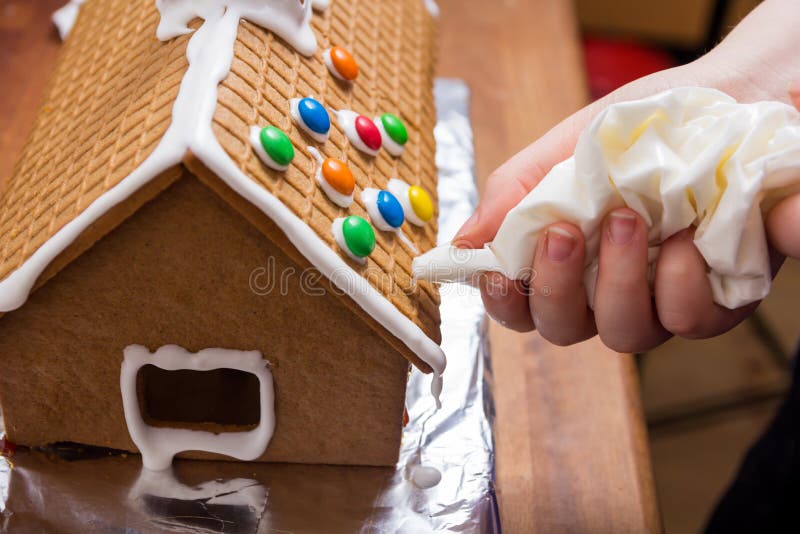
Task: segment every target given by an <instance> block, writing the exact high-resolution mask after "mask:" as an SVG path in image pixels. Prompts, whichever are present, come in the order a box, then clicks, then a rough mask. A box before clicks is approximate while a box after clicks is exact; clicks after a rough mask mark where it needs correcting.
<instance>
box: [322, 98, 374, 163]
mask: <svg viewBox="0 0 800 534" xmlns="http://www.w3.org/2000/svg"><path fill="white" fill-rule="evenodd" d="M333 113H334V114H335V115H336V121H337V122H338V123H339V127H340V128H341V129H342V131H343V132H344V135H345V136H347V139H349V140H350V144H351V145H353V146H354V147H356V148H357V149H359V150H360V151H361V152H364V153H366V154H369V155H370V156H377V155H378V152H380V150H373V149H371V148H370V147H368V146H367V145H365V144H364V141H362V140H361V137H360V136H359V135H358V131H357V130H356V118H357V117H358V116H359V115H358V113H356V112H355V111H351V110H349V109H342V110H340V111H334V112H333Z"/></svg>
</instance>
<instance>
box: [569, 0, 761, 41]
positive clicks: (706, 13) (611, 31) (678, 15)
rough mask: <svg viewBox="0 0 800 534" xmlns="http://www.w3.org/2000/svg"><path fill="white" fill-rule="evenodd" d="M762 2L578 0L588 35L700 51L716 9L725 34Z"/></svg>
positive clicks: (746, 0)
mask: <svg viewBox="0 0 800 534" xmlns="http://www.w3.org/2000/svg"><path fill="white" fill-rule="evenodd" d="M759 1H760V0H649V1H642V0H575V8H576V12H577V14H578V19H579V20H580V24H581V28H582V29H583V30H584V31H585V32H588V33H592V34H600V35H611V36H617V37H631V38H638V39H643V40H646V41H650V42H654V43H658V44H663V45H666V46H669V47H670V48H676V49H683V50H698V51H701V50H702V49H703V48H704V47H705V46H706V44H707V42H708V40H709V38H710V37H709V30H710V29H711V28H712V23H713V19H714V12H715V9H717V8H718V4H719V9H722V10H723V11H722V13H723V15H722V34H723V35H724V34H726V33H727V32H728V30H729V29H730V28H732V27H733V26H735V25H736V24H737V23H738V22H739V21H740V20H741V19H742V18H743V17H744V16H745V15H746V14H747V13H749V12H750V10H751V9H753V8H754V7H755V6H756V5H758V4H759Z"/></svg>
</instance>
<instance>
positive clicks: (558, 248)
mask: <svg viewBox="0 0 800 534" xmlns="http://www.w3.org/2000/svg"><path fill="white" fill-rule="evenodd" d="M546 240H547V257H548V258H550V260H551V261H564V260H566V259H567V258H569V257H570V255H571V254H572V251H573V250H575V237H574V236H573V235H572V234H570V233H569V232H567V231H566V230H564V229H562V228H559V227H558V226H553V227H552V228H548V229H547V238H546Z"/></svg>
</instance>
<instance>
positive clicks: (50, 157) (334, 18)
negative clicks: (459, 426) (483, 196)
mask: <svg viewBox="0 0 800 534" xmlns="http://www.w3.org/2000/svg"><path fill="white" fill-rule="evenodd" d="M157 24H158V12H157V11H156V9H155V2H154V0H136V1H134V2H131V1H130V0H91V1H89V2H87V3H86V4H85V5H84V6H83V8H82V11H81V14H80V16H79V18H78V21H77V23H76V25H75V27H74V28H73V31H72V33H71V34H70V37H69V38H68V39H67V41H66V43H65V45H64V50H63V51H62V56H61V59H60V61H59V64H58V66H57V68H56V72H55V74H54V77H53V79H52V81H51V85H50V87H49V89H48V91H47V93H46V97H45V101H44V105H43V107H42V109H41V110H40V113H39V115H38V117H37V120H36V123H35V125H34V128H33V132H32V134H31V136H30V138H29V140H28V143H27V144H26V147H25V148H24V150H23V152H22V156H21V159H20V161H19V163H18V164H17V167H16V168H15V171H14V173H13V175H12V176H11V177H10V179H9V180H8V181H7V182H6V184H5V188H4V190H3V192H2V196H0V250H2V259H1V260H0V261H1V262H0V279H4V278H6V277H7V276H8V275H9V274H10V273H11V272H13V271H14V270H15V269H16V268H17V267H19V266H20V265H21V264H22V263H23V262H24V261H25V260H26V259H28V258H29V257H30V256H31V255H32V254H33V252H35V251H36V249H37V248H38V247H40V246H41V245H42V244H43V243H44V242H46V241H47V240H48V239H49V238H50V237H52V236H53V235H54V234H55V233H56V232H57V231H58V230H59V229H60V228H62V227H63V226H64V225H65V224H67V223H68V222H70V221H71V220H72V219H74V218H75V217H76V216H77V215H78V214H80V213H81V212H82V211H83V210H84V209H85V208H86V207H87V206H88V205H89V204H90V203H91V202H92V201H94V200H96V199H97V198H98V197H99V196H100V195H102V194H103V193H104V192H106V191H108V190H109V189H111V188H112V187H113V186H115V185H116V184H118V183H119V182H120V181H121V180H122V179H123V178H125V177H126V176H127V175H128V174H130V172H132V171H133V170H134V169H135V168H136V167H137V166H138V165H139V164H140V163H141V162H142V161H144V159H146V157H147V156H148V155H149V154H150V153H151V152H152V151H153V149H154V148H155V146H156V145H157V143H158V141H159V140H160V139H161V137H162V136H163V134H164V132H165V131H166V129H167V127H168V126H169V123H170V116H171V109H172V103H173V102H174V99H175V96H176V95H177V92H178V88H179V85H180V81H181V78H182V76H183V73H184V72H185V70H186V67H187V61H186V57H185V49H186V43H187V42H188V38H189V36H182V37H179V38H177V39H173V40H171V41H169V42H166V43H162V42H160V41H158V40H157V39H156V38H155V29H156V26H157ZM196 24H197V23H193V26H196ZM312 26H313V28H314V31H315V34H316V36H317V40H318V50H317V52H316V54H315V55H314V56H313V57H310V58H306V57H304V56H302V55H300V54H298V53H297V52H295V51H294V49H292V48H291V47H290V46H288V45H287V44H286V43H284V42H283V41H282V40H281V39H279V38H277V37H275V36H274V35H273V34H271V33H270V32H267V31H265V30H263V29H262V28H260V27H258V26H256V25H254V24H251V23H248V22H242V23H241V24H240V27H239V33H238V38H237V42H236V46H235V57H234V60H233V64H232V67H231V72H230V75H229V76H228V77H227V79H226V80H224V81H223V83H222V84H221V85H220V87H219V98H218V107H217V111H216V114H215V117H214V123H213V129H214V133H215V135H216V136H217V139H218V140H219V142H220V144H221V145H222V146H223V148H224V149H225V151H226V152H227V153H228V154H229V156H230V157H231V158H232V159H233V160H234V161H235V162H236V164H237V165H238V166H239V167H240V168H241V169H242V170H243V171H244V173H245V174H246V175H247V176H249V177H251V178H252V179H253V180H254V181H256V182H257V183H258V184H259V185H261V186H262V187H264V188H265V189H266V190H268V191H269V192H270V193H272V194H273V195H275V196H276V197H277V198H279V199H280V200H281V201H282V202H283V203H284V204H285V205H287V206H288V207H289V208H290V209H291V210H292V211H293V212H294V213H295V214H296V215H297V216H298V217H300V218H301V219H302V220H303V221H305V222H306V223H307V224H308V225H309V226H311V227H312V228H313V229H314V230H315V231H316V232H317V234H318V235H319V236H320V237H321V238H322V239H323V241H325V243H327V245H328V246H329V247H331V248H332V249H333V250H335V251H336V252H337V253H339V255H340V256H341V257H342V258H344V259H345V261H347V262H348V263H349V264H350V265H351V267H353V269H355V270H356V271H357V272H359V273H361V274H362V275H364V276H365V277H366V278H367V280H368V281H369V282H370V283H371V285H373V286H374V287H375V288H376V289H378V291H380V292H381V293H383V294H384V295H385V296H386V297H387V298H388V299H389V300H390V301H391V302H392V303H393V304H394V305H395V306H396V307H397V308H398V309H399V310H400V311H401V312H402V313H403V314H404V315H405V316H406V317H408V318H409V319H411V320H412V321H413V322H414V323H416V324H417V325H418V326H420V328H422V330H423V331H424V332H425V333H426V334H428V335H429V337H431V338H432V339H434V340H435V341H437V342H438V341H439V331H438V326H439V312H438V303H439V297H438V293H437V291H436V289H435V288H434V287H433V286H431V285H429V284H427V283H424V282H423V283H420V284H417V285H416V286H415V285H414V284H413V283H412V279H411V274H410V272H411V260H412V258H413V256H414V253H413V251H412V250H411V249H410V248H409V246H408V245H407V244H406V243H403V242H402V240H400V239H398V238H397V237H396V236H395V235H393V234H392V233H389V232H382V231H380V230H377V229H376V230H375V233H376V237H377V244H376V247H375V250H374V251H373V253H372V254H371V255H370V256H369V258H368V260H367V264H366V265H365V266H361V265H359V264H357V263H354V262H352V261H351V260H349V259H348V258H347V256H346V255H345V254H344V253H343V252H342V251H341V250H339V249H338V246H337V245H336V243H335V241H334V239H333V236H332V235H331V222H332V221H333V219H335V218H336V217H343V216H346V215H353V214H355V215H361V216H362V217H365V218H367V219H368V218H369V217H368V215H367V213H366V210H365V208H364V206H363V203H362V202H361V199H360V193H361V191H362V190H363V189H364V188H367V187H377V188H384V187H385V186H386V184H387V182H388V181H389V179H391V178H395V177H397V178H401V179H403V180H405V181H406V182H408V183H410V184H412V185H414V184H416V185H420V186H422V187H423V188H424V189H425V190H426V191H428V193H429V194H430V195H431V197H432V199H433V200H434V203H435V202H436V167H435V161H434V152H435V144H434V139H433V127H434V124H435V110H434V106H433V96H432V86H433V74H434V73H433V68H434V59H435V58H434V54H435V52H434V50H435V42H434V40H435V23H434V20H433V19H432V17H431V16H430V14H429V13H428V12H427V10H426V9H425V7H424V5H423V2H422V0H398V1H391V2H389V1H380V2H374V1H369V0H341V1H336V0H333V1H332V2H331V5H330V7H329V8H328V9H327V10H326V11H324V12H322V13H319V12H315V13H314V15H313V19H312ZM334 45H338V46H342V47H344V48H346V49H348V50H350V51H351V52H352V53H353V55H354V56H355V58H356V61H357V62H358V65H359V76H358V79H357V80H356V81H355V82H354V83H352V84H348V83H346V82H341V81H339V80H337V79H335V78H334V77H333V76H332V75H331V74H330V73H329V72H328V71H327V68H326V66H325V64H324V62H323V60H322V53H323V51H324V50H325V49H327V48H328V47H330V46H334ZM303 96H314V97H315V98H317V99H318V100H319V101H320V102H322V103H323V105H325V106H326V107H327V108H328V109H352V110H354V111H356V112H358V113H361V114H364V115H367V116H369V117H374V116H378V115H380V114H381V113H384V112H390V113H394V114H396V115H398V116H400V117H401V118H402V120H403V121H404V122H405V123H406V126H407V129H408V132H409V140H408V142H407V144H406V148H405V151H404V153H403V155H402V156H401V157H400V158H394V157H392V156H390V155H389V154H388V153H387V152H386V151H385V150H382V151H381V153H380V154H379V155H378V157H376V158H372V157H370V156H367V155H365V154H362V153H361V152H359V151H358V150H356V149H355V148H354V147H352V146H350V144H349V142H348V141H347V139H346V137H345V136H344V134H343V133H342V132H341V130H340V129H339V127H338V125H337V124H336V121H335V120H332V123H333V127H332V128H331V136H330V138H329V140H328V142H326V143H325V144H322V145H320V144H318V143H316V142H314V141H313V140H312V139H311V138H310V137H308V136H307V135H306V134H305V133H303V132H301V131H300V130H299V129H298V128H297V127H296V126H295V125H294V124H293V122H292V119H291V116H290V114H289V100H290V99H291V98H295V97H303ZM267 124H272V125H274V126H277V127H279V128H281V129H282V130H283V131H285V132H286V133H287V134H288V135H289V137H290V139H291V140H292V143H293V144H294V146H295V153H296V156H295V159H294V161H293V162H292V164H291V165H290V167H289V169H288V170H287V171H285V172H278V171H274V170H272V169H269V168H267V167H266V166H264V165H263V164H262V163H261V162H260V160H259V159H258V157H257V156H256V155H255V153H254V152H253V150H252V148H251V146H250V143H249V139H248V137H249V130H250V127H251V126H253V125H257V126H264V125H267ZM309 145H311V146H316V147H317V148H319V149H320V151H321V152H322V153H323V154H324V155H325V156H329V157H336V158H339V159H342V160H343V161H345V162H347V164H348V165H349V166H350V168H351V170H352V171H353V174H354V176H355V178H356V194H355V198H356V202H355V203H354V204H353V205H352V206H351V207H350V208H348V209H343V208H339V207H338V206H336V205H335V204H333V203H332V202H331V201H330V200H328V198H327V197H326V196H325V194H324V193H323V192H322V190H321V189H320V188H319V186H318V185H317V184H316V180H315V174H316V165H317V163H316V161H315V160H314V159H313V158H312V157H311V155H310V154H309V151H308V149H307V147H308V146H309ZM403 232H404V233H405V234H406V235H407V236H408V237H410V238H411V240H412V241H413V242H414V243H415V245H416V247H417V248H418V249H419V251H420V252H422V251H425V250H428V249H429V248H431V247H432V246H434V245H435V241H436V224H435V222H433V221H432V222H430V223H428V224H427V225H425V227H422V228H419V227H416V226H414V225H411V224H410V223H408V222H406V223H405V224H404V225H403Z"/></svg>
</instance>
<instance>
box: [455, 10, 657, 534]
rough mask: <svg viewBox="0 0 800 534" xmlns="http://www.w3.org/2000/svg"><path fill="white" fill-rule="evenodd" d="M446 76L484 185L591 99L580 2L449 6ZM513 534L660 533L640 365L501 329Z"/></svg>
mask: <svg viewBox="0 0 800 534" xmlns="http://www.w3.org/2000/svg"><path fill="white" fill-rule="evenodd" d="M439 4H440V7H441V11H442V16H441V25H440V31H441V37H440V39H441V54H440V62H439V75H441V76H452V77H457V78H463V79H465V80H466V81H467V83H468V84H469V85H470V88H471V90H472V106H471V114H472V127H473V129H474V132H475V148H476V159H477V162H476V163H477V170H478V178H479V183H480V185H481V187H482V186H483V185H484V180H485V178H486V176H488V174H489V173H490V172H491V171H492V170H494V169H495V168H496V167H497V166H499V165H500V164H501V163H502V162H503V161H505V160H506V159H507V158H509V157H510V156H511V155H513V154H514V153H515V152H516V151H518V150H519V149H521V148H523V147H524V146H526V145H527V144H529V143H530V142H531V141H533V140H534V139H536V137H537V136H539V135H541V134H543V133H545V132H546V131H547V130H548V129H549V128H550V127H552V126H554V125H555V124H557V123H558V122H559V121H560V120H562V119H564V118H565V117H567V116H568V115H569V114H571V113H572V112H574V111H576V110H577V109H579V108H580V107H582V106H583V105H584V104H585V103H586V101H587V91H586V83H585V80H584V74H583V64H582V61H583V59H582V56H581V52H580V47H579V39H578V35H577V30H576V25H575V24H576V23H575V18H574V13H573V12H572V3H571V2H567V1H564V0H537V1H522V0H503V1H497V2H485V1H483V0H441V1H440V2H439ZM490 331H491V339H490V341H491V345H492V354H493V359H492V364H493V367H494V395H495V403H496V410H497V418H496V424H495V444H496V451H497V489H498V495H499V501H500V516H501V523H502V525H503V530H504V531H505V532H512V533H517V532H524V533H530V532H615V533H620V532H654V531H656V532H657V531H660V530H661V522H660V519H659V514H658V507H657V503H656V497H655V489H654V484H653V477H652V470H651V465H650V454H649V449H648V443H647V432H646V428H645V424H644V418H643V415H642V408H641V403H640V396H639V384H638V377H637V374H636V368H635V364H634V361H633V358H632V357H631V356H630V355H621V354H617V353H615V352H612V351H610V350H609V349H607V348H605V347H604V346H603V345H602V344H601V343H600V341H599V339H598V338H595V339H592V340H590V341H587V342H585V343H582V344H580V345H576V346H573V347H568V348H560V347H556V346H554V345H551V344H549V343H547V342H546V341H544V340H543V339H542V338H541V337H539V336H538V335H537V334H535V333H532V334H517V333H514V332H511V331H508V330H505V329H503V328H502V327H500V326H498V325H497V324H494V323H493V324H492V325H491V329H490Z"/></svg>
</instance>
